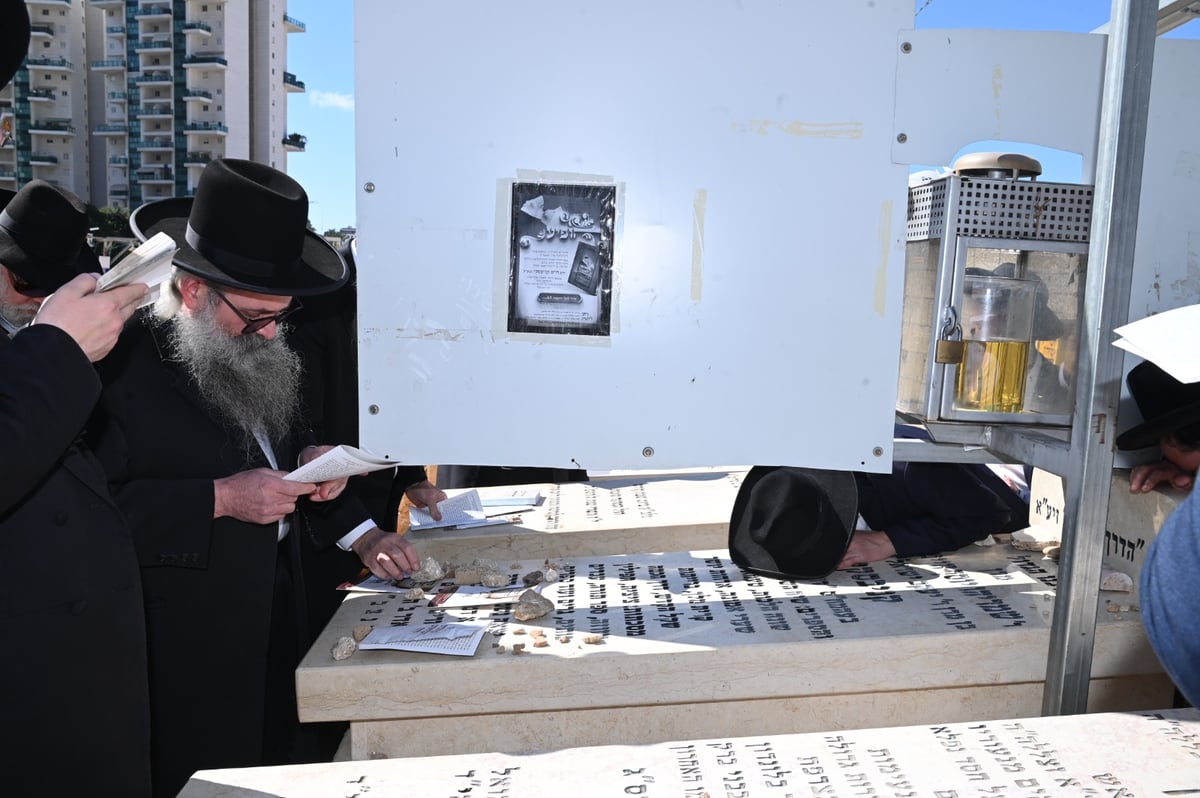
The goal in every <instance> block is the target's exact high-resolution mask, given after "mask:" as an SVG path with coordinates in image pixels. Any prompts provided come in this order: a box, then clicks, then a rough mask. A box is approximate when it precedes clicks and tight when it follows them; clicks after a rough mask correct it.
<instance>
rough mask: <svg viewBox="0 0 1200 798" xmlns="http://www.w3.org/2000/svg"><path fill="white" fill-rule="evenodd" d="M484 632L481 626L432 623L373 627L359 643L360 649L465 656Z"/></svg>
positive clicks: (474, 647)
mask: <svg viewBox="0 0 1200 798" xmlns="http://www.w3.org/2000/svg"><path fill="white" fill-rule="evenodd" d="M486 631H487V624H485V623H433V624H422V625H420V626H377V627H376V628H374V629H372V630H371V631H370V633H369V634H367V636H366V637H364V638H363V639H362V640H360V641H359V643H358V647H359V648H361V649H368V650H370V649H390V650H392V651H414V652H417V653H423V654H451V655H453V656H457V657H469V656H471V655H473V654H474V653H475V649H476V647H477V646H478V645H479V641H480V640H481V639H482V638H483V634H484V632H486Z"/></svg>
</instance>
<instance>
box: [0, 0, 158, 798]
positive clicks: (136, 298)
mask: <svg viewBox="0 0 1200 798" xmlns="http://www.w3.org/2000/svg"><path fill="white" fill-rule="evenodd" d="M18 5H20V4H18ZM20 10H21V12H22V13H23V11H24V7H23V6H20ZM18 21H19V20H18ZM4 24H5V15H4V14H3V13H0V29H3V26H4ZM9 24H15V23H12V22H11V21H10V22H9ZM0 206H2V207H0V327H2V329H3V332H0V375H3V379H2V380H0V442H2V443H0V445H2V446H3V452H4V456H3V457H0V639H3V640H4V641H5V642H4V645H5V646H6V651H5V653H4V654H3V655H0V706H2V707H3V709H2V710H0V716H2V717H3V719H4V720H3V723H0V751H3V752H4V753H3V760H4V762H5V763H6V764H5V768H4V775H3V783H4V787H5V791H6V792H7V793H9V794H13V795H32V794H37V793H44V792H45V791H46V790H47V789H51V790H52V791H53V787H47V784H48V783H51V784H53V783H58V784H60V785H70V784H77V785H80V786H82V785H83V784H85V783H86V785H87V789H88V791H90V792H92V793H93V794H96V795H129V796H146V795H149V794H150V708H149V687H148V679H147V666H146V636H145V624H144V621H143V613H144V610H143V605H142V593H141V583H140V572H139V569H138V562H137V556H136V554H135V552H134V547H133V539H132V535H131V533H130V529H129V526H128V524H127V523H126V521H125V518H124V517H123V515H122V513H121V511H120V510H119V509H118V507H117V505H116V504H115V503H114V502H113V500H112V497H111V496H110V494H109V491H108V484H107V479H106V477H105V474H104V472H103V471H102V470H101V468H100V466H99V464H98V463H97V461H96V458H95V457H94V456H93V454H92V453H91V452H90V451H89V450H88V448H87V446H85V445H84V444H83V443H82V442H81V441H80V440H79V437H80V435H81V433H82V432H83V429H84V425H85V424H86V423H87V420H88V416H89V414H90V413H91V411H92V408H93V406H94V405H95V404H96V401H97V399H98V398H99V396H100V380H99V379H98V378H97V376H96V373H95V370H94V369H93V367H92V362H93V361H96V360H99V359H100V358H102V357H104V356H105V354H107V353H108V352H109V350H110V349H112V347H113V345H114V344H115V343H116V341H117V336H118V335H119V334H120V332H121V328H122V324H123V323H124V321H125V320H126V319H128V318H129V317H130V316H131V315H132V313H133V312H134V309H135V308H136V307H137V304H138V302H140V301H141V300H142V298H143V296H144V295H145V292H146V286H145V285H140V284H139V285H133V286H126V287H123V288H119V289H114V290H112V291H109V292H105V293H103V294H97V293H96V281H95V278H94V277H92V276H90V274H87V272H99V270H100V269H99V264H98V263H97V261H96V259H95V256H93V255H92V254H91V252H90V250H87V248H86V246H85V245H84V242H85V240H86V238H87V230H88V223H87V210H86V207H85V206H84V204H83V203H82V202H81V201H80V200H79V199H78V198H77V197H75V196H74V195H71V194H69V193H67V192H65V191H63V190H61V189H59V188H56V187H55V186H52V185H50V184H49V183H46V182H44V181H40V180H35V181H32V182H30V183H28V184H26V185H25V186H24V187H23V188H22V189H21V190H20V191H19V192H17V193H16V194H15V195H11V194H9V195H6V196H4V197H0ZM81 272H83V273H81ZM51 292H53V296H52V297H50V298H49V299H44V298H45V297H46V296H47V295H48V294H50V293H51ZM39 309H40V310H39ZM45 579H49V580H51V582H52V583H53V587H52V588H49V589H47V588H46V587H45V586H44V585H40V584H39V581H38V580H45ZM31 580H33V581H31ZM34 585H38V586H36V587H34ZM64 718H71V726H72V731H73V733H74V734H77V735H80V739H81V740H86V741H87V742H86V743H85V744H81V745H78V746H71V747H70V749H69V750H65V751H64V750H63V749H62V746H61V745H60V743H61V740H62V724H63V719H64ZM48 778H49V779H50V782H48V781H47V779H48ZM55 780H57V781H55ZM72 780H74V782H73V781H72Z"/></svg>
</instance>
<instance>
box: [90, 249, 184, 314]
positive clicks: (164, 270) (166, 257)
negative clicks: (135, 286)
mask: <svg viewBox="0 0 1200 798" xmlns="http://www.w3.org/2000/svg"><path fill="white" fill-rule="evenodd" d="M178 250H179V247H177V246H176V245H175V240H174V239H173V238H171V237H170V236H169V235H167V234H166V233H155V234H154V235H152V236H150V237H149V238H147V239H146V240H145V241H143V242H142V243H141V244H138V246H137V247H136V248H135V249H133V250H132V251H130V252H129V253H128V254H127V255H126V256H125V257H123V258H121V259H120V260H119V261H117V262H116V263H115V264H114V265H113V266H112V268H110V269H109V270H108V271H106V272H105V273H104V274H102V275H100V279H99V280H97V281H96V291H107V290H108V289H110V288H116V287H117V286H119V285H128V284H130V283H145V284H146V285H148V286H150V290H149V291H147V292H146V298H145V299H143V300H142V302H141V304H140V305H138V307H140V308H144V307H146V305H150V304H153V303H154V302H155V301H156V300H157V299H158V292H159V288H160V286H162V284H163V283H165V282H166V281H167V278H169V277H170V276H171V259H172V258H174V257H175V253H176V252H177V251H178Z"/></svg>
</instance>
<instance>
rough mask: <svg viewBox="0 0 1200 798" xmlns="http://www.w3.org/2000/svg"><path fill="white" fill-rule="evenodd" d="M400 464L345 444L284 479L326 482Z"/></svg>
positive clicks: (306, 464) (309, 462) (311, 461)
mask: <svg viewBox="0 0 1200 798" xmlns="http://www.w3.org/2000/svg"><path fill="white" fill-rule="evenodd" d="M398 465H401V463H399V462H397V461H395V460H389V459H387V458H386V457H379V456H377V455H373V454H371V453H370V452H364V451H363V450H362V449H356V448H354V447H353V446H346V445H344V444H343V445H341V446H334V447H333V448H332V449H330V450H329V451H327V452H325V454H323V455H321V456H320V457H318V458H316V459H315V460H310V461H308V462H307V463H305V464H304V465H302V466H300V467H299V468H297V469H296V470H295V471H293V472H291V473H290V474H288V475H287V476H286V477H284V479H286V480H289V481H291V482H325V481H326V480H330V479H341V478H342V477H353V476H357V475H358V474H365V473H367V472H368V471H379V470H381V469H384V468H395V467H396V466H398Z"/></svg>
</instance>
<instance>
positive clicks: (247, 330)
mask: <svg viewBox="0 0 1200 798" xmlns="http://www.w3.org/2000/svg"><path fill="white" fill-rule="evenodd" d="M208 288H209V290H210V291H212V292H213V293H214V294H216V295H217V296H219V297H220V298H221V301H222V302H224V303H225V304H226V305H228V306H229V309H230V310H232V311H233V312H234V313H236V314H237V317H238V318H239V319H241V320H242V321H244V322H246V326H245V327H243V328H242V331H241V332H240V333H238V335H253V334H254V333H256V332H258V331H259V330H261V329H262V328H263V327H266V326H267V325H268V324H278V323H279V322H281V321H283V320H284V319H285V318H287V317H288V316H290V315H291V314H293V313H295V312H296V311H297V310H299V309H300V308H301V307H302V306H301V304H300V300H299V299H293V300H292V304H290V305H288V306H287V307H286V308H284V309H283V310H281V311H279V312H278V313H272V314H271V315H270V316H259V317H258V318H257V319H252V318H250V317H249V316H247V315H246V314H245V313H242V312H241V311H240V310H238V307H237V305H235V304H233V303H232V302H230V301H229V298H228V297H226V296H225V295H224V294H223V293H221V291H220V290H218V289H216V288H214V287H212V286H211V285H210V286H209V287H208Z"/></svg>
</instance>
